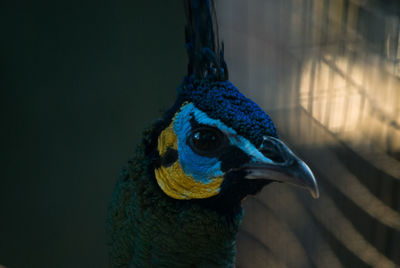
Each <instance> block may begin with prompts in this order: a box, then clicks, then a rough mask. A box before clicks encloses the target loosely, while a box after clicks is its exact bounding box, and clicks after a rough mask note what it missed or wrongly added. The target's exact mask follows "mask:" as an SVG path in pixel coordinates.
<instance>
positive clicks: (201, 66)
mask: <svg viewBox="0 0 400 268" xmlns="http://www.w3.org/2000/svg"><path fill="white" fill-rule="evenodd" d="M184 6H185V14H186V21H187V22H186V29H185V37H186V40H185V41H186V50H187V53H188V57H189V64H188V76H191V75H194V76H195V77H196V78H198V79H202V78H207V79H211V80H218V81H225V80H227V79H228V69H227V66H226V63H225V60H224V49H223V48H224V46H223V44H221V45H220V42H219V37H218V24H217V18H216V14H215V5H214V1H212V0H191V1H189V0H184Z"/></svg>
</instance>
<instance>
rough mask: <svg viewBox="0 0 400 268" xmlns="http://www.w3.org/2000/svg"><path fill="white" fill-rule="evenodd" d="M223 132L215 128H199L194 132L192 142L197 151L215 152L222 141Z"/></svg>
mask: <svg viewBox="0 0 400 268" xmlns="http://www.w3.org/2000/svg"><path fill="white" fill-rule="evenodd" d="M222 139H223V137H222V133H220V132H219V131H218V130H215V129H211V128H210V129H199V130H196V131H195V132H193V134H192V136H191V144H192V147H194V148H193V149H194V150H196V151H197V152H199V151H200V152H204V153H207V152H213V151H215V150H217V149H218V148H219V147H220V146H221V143H222Z"/></svg>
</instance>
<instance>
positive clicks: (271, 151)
mask: <svg viewBox="0 0 400 268" xmlns="http://www.w3.org/2000/svg"><path fill="white" fill-rule="evenodd" d="M261 153H262V154H263V155H264V156H265V157H268V158H269V159H271V160H272V161H274V162H275V163H284V162H285V159H284V158H283V157H282V155H281V154H280V153H279V152H278V151H276V149H275V148H268V147H267V148H262V149H261Z"/></svg>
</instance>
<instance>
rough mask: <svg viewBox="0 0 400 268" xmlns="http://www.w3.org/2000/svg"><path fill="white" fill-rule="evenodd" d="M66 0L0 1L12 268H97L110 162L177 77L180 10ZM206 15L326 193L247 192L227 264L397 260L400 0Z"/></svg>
mask: <svg viewBox="0 0 400 268" xmlns="http://www.w3.org/2000/svg"><path fill="white" fill-rule="evenodd" d="M18 4H19V5H18ZM64 4H65V5H63V4H62V3H61V2H59V3H57V4H55V3H52V4H46V5H44V4H42V5H38V4H36V5H35V6H33V5H32V4H27V3H22V2H19V3H16V4H15V5H14V6H10V5H8V6H2V7H1V8H0V30H1V33H2V41H1V42H0V48H1V50H0V60H1V64H0V68H1V79H0V83H1V84H0V86H1V91H0V92H1V93H0V94H1V98H0V102H1V105H0V109H1V113H0V116H1V121H2V125H3V127H2V131H1V132H0V136H1V141H2V150H1V162H2V167H3V170H4V172H3V174H2V178H1V179H0V264H1V265H5V266H7V267H9V268H13V267H106V264H107V251H106V246H105V231H104V229H105V228H104V226H105V215H106V208H107V204H108V201H109V199H110V196H111V193H112V190H113V186H114V183H115V180H116V178H117V176H118V174H119V170H120V167H121V166H122V165H123V164H124V163H125V162H126V160H127V159H129V158H130V157H131V156H132V155H133V154H134V150H135V146H136V144H137V143H138V142H139V141H140V137H141V133H142V130H143V129H144V128H145V127H146V126H148V125H149V124H150V123H151V122H152V121H154V120H155V119H156V118H157V117H158V116H159V115H160V114H161V112H162V111H163V110H165V109H167V108H168V107H169V106H170V105H172V103H173V101H174V98H175V90H176V87H177V86H178V85H179V84H180V82H181V79H182V77H183V76H184V74H185V72H186V55H185V50H184V42H183V40H184V36H183V29H184V14H183V9H182V3H181V1H147V2H146V1H140V2H139V1H118V2H114V3H112V4H108V5H107V6H100V5H99V3H98V2H94V1H90V2H86V4H83V3H80V2H76V3H72V2H68V3H64ZM1 5H3V4H1ZM217 13H218V19H219V24H220V35H221V39H223V40H224V41H225V50H226V61H227V63H228V66H229V71H230V78H231V81H232V82H233V83H234V84H235V85H237V86H238V88H239V89H240V90H241V91H242V92H243V93H244V94H245V95H246V96H248V97H250V98H252V99H253V100H254V101H256V102H257V103H258V104H260V106H261V107H262V108H263V109H264V110H265V111H267V112H268V113H269V114H270V115H271V117H272V118H273V120H274V122H275V124H276V126H277V129H278V133H279V135H280V137H281V138H282V139H283V140H285V141H286V142H287V143H288V144H289V145H290V146H291V147H292V148H293V149H294V151H295V152H296V153H297V154H298V155H299V156H300V157H302V158H303V159H304V160H305V161H306V162H307V163H308V164H309V165H310V167H311V168H312V170H313V171H314V172H315V173H316V175H317V179H318V181H319V184H320V190H321V197H320V199H318V200H313V199H312V198H311V197H310V196H309V194H308V193H307V192H305V191H302V190H298V189H295V188H292V187H289V186H286V185H270V186H269V187H266V188H265V189H264V190H263V191H262V192H261V194H259V195H258V196H256V197H251V198H248V199H247V200H246V201H245V202H244V207H245V218H244V222H243V224H242V229H241V231H240V233H239V238H238V256H237V266H238V267H370V266H373V267H398V266H400V16H399V15H400V2H399V1H396V0H385V1H378V0H249V1H241V0H220V1H217Z"/></svg>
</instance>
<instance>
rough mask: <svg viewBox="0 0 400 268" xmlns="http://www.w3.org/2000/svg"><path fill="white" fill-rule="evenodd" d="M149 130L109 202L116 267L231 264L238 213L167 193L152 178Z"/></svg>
mask: <svg viewBox="0 0 400 268" xmlns="http://www.w3.org/2000/svg"><path fill="white" fill-rule="evenodd" d="M152 141H154V138H153V137H152V134H151V132H150V133H147V134H146V135H145V138H144V142H143V144H142V146H141V147H140V148H139V150H138V152H137V155H136V157H135V158H134V159H133V160H132V161H130V162H129V164H128V167H127V169H126V170H124V171H123V174H122V175H121V177H120V179H119V180H118V183H117V186H116V191H115V193H114V197H113V201H112V203H111V207H110V215H109V219H110V220H109V225H108V228H109V233H110V234H111V235H110V248H111V251H110V252H111V254H110V258H111V260H110V261H111V263H112V266H113V267H114V266H115V267H119V265H121V264H122V265H126V266H128V264H129V266H130V267H149V266H151V267H233V266H234V260H235V253H236V236H237V232H238V228H239V224H240V222H241V219H242V209H241V208H240V207H238V208H237V209H236V210H232V211H230V212H229V213H228V212H225V213H221V212H218V211H217V210H213V209H212V208H208V207H204V206H203V205H202V204H201V202H195V201H190V200H175V199H172V198H170V197H168V196H167V195H165V194H164V193H163V192H162V190H161V189H160V188H159V186H158V185H157V184H156V181H155V178H154V172H153V168H154V165H155V163H156V162H157V159H156V157H149V156H150V155H151V154H152V150H151V147H152V146H153V145H152Z"/></svg>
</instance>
